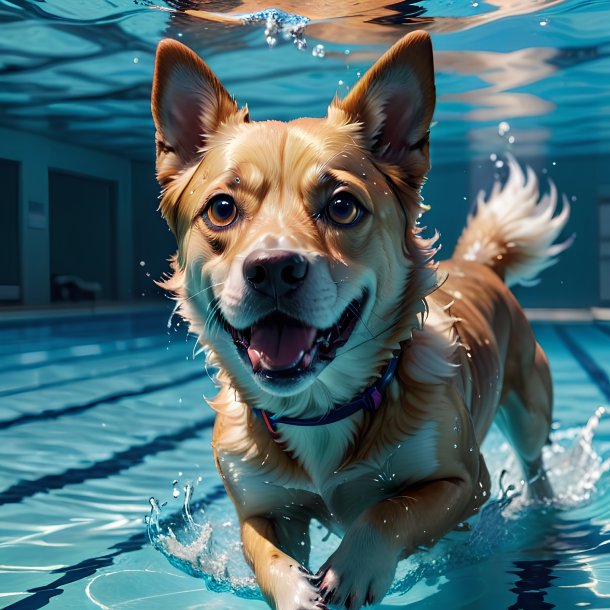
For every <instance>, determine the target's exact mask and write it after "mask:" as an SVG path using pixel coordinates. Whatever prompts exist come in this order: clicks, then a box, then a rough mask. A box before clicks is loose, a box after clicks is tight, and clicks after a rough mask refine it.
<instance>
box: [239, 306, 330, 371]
mask: <svg viewBox="0 0 610 610" xmlns="http://www.w3.org/2000/svg"><path fill="white" fill-rule="evenodd" d="M317 334H318V331H317V330H316V329H315V328H313V327H312V326H305V325H303V324H300V323H298V322H295V321H292V320H288V319H286V318H279V317H275V316H273V317H270V318H266V319H264V320H261V321H260V322H257V323H256V324H254V325H253V326H252V333H251V336H250V347H249V348H248V356H249V357H250V361H251V362H252V368H253V369H254V370H255V371H256V370H259V369H260V368H261V366H262V367H263V368H266V369H272V370H282V369H288V368H291V367H292V366H294V365H296V364H298V361H299V359H300V357H301V355H302V354H304V353H307V352H308V351H309V350H310V349H311V348H312V346H313V342H314V340H315V338H316V335H317Z"/></svg>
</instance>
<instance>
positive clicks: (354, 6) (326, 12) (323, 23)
mask: <svg viewBox="0 0 610 610" xmlns="http://www.w3.org/2000/svg"><path fill="white" fill-rule="evenodd" d="M564 1H565V0H534V1H531V0H488V1H487V2H484V3H481V6H479V3H478V2H468V3H464V9H463V10H465V12H466V13H467V14H464V15H459V16H448V17H443V16H430V15H429V14H427V13H428V9H427V8H426V7H421V6H419V2H415V1H408V0H407V1H404V2H389V3H387V4H384V5H380V3H378V2H371V1H370V0H368V1H365V0H363V1H357V0H356V1H350V2H346V1H345V0H342V1H339V2H335V1H333V0H323V1H321V2H299V1H298V0H283V1H281V2H274V3H273V4H272V5H273V7H274V10H279V11H281V12H283V13H285V14H287V15H290V16H294V15H299V16H302V17H304V18H306V19H307V21H308V25H307V28H308V33H309V34H310V35H311V36H313V37H314V38H318V39H320V40H324V41H341V42H342V43H343V44H362V43H363V42H365V43H366V44H380V45H384V46H387V45H389V44H392V43H393V42H395V41H396V40H398V38H400V37H401V36H403V35H404V34H406V33H407V32H408V31H410V30H417V29H425V30H428V31H429V32H430V33H432V34H434V33H451V32H460V31H463V30H468V29H471V28H475V27H478V26H481V25H485V24H488V23H491V22H493V21H497V20H499V19H504V18H506V17H511V16H517V15H527V14H530V13H535V12H539V11H542V10H544V9H547V8H550V7H552V6H555V5H558V4H562V3H563V2H564ZM168 6H170V7H172V8H173V9H174V10H175V11H178V12H181V13H183V14H185V15H189V16H191V17H196V18H197V19H201V20H203V21H205V22H207V24H208V26H210V25H213V24H219V25H221V26H226V25H227V24H234V25H246V24H247V23H250V22H251V16H252V15H254V14H260V13H261V3H260V2H257V1H256V0H251V1H245V2H240V1H238V0H227V1H213V2H203V1H200V2H197V1H192V0H170V1H168ZM434 8H437V7H434ZM443 8H445V9H446V10H447V9H448V7H443ZM450 10H456V9H455V7H451V9H450ZM458 10H459V9H458Z"/></svg>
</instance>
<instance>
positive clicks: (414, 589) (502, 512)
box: [148, 407, 610, 608]
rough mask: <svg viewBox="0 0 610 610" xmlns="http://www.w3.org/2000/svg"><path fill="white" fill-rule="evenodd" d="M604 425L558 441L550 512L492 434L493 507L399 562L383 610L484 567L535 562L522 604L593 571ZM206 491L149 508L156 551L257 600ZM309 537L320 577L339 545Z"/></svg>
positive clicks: (236, 539)
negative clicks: (580, 571) (560, 574)
mask: <svg viewBox="0 0 610 610" xmlns="http://www.w3.org/2000/svg"><path fill="white" fill-rule="evenodd" d="M603 417H607V415H606V412H605V409H604V408H603V407H600V408H599V409H598V410H597V411H596V412H595V414H594V415H593V416H591V418H590V419H589V421H588V423H587V424H586V425H585V426H584V427H582V428H572V429H568V430H560V431H557V432H555V433H554V435H553V439H552V440H553V442H552V444H551V445H550V446H549V447H547V448H546V449H545V459H546V464H547V466H548V472H549V478H550V480H551V483H552V486H553V489H554V491H555V496H556V498H555V500H554V501H553V502H552V503H551V504H545V505H535V504H532V503H531V502H529V501H528V500H527V499H526V494H525V493H524V491H525V487H524V482H523V480H521V479H520V470H519V467H518V464H517V462H516V460H515V458H514V455H513V453H512V451H511V450H510V448H509V446H508V444H507V443H506V442H503V441H502V437H501V436H500V435H499V433H498V432H497V431H495V430H494V431H492V433H491V435H490V438H488V439H487V440H486V442H485V444H484V446H483V451H484V453H485V455H486V456H487V461H488V466H489V470H490V473H491V474H492V479H493V480H495V481H496V482H497V484H496V489H495V491H494V494H493V495H494V497H493V499H491V500H490V501H489V502H488V504H487V505H486V506H485V507H484V509H483V510H482V512H481V514H480V515H479V516H477V517H475V518H473V519H472V520H471V524H470V525H471V528H472V529H471V531H461V532H453V533H450V534H449V535H448V536H446V537H445V538H444V539H443V540H442V541H440V542H439V543H438V544H437V545H435V546H434V547H433V548H431V549H429V550H426V551H423V552H420V553H418V554H416V555H414V556H412V557H410V558H409V559H407V560H405V561H403V562H401V564H399V568H398V572H397V575H396V578H395V581H394V584H393V585H392V587H391V589H390V593H389V595H388V597H386V600H384V604H386V603H394V602H395V603H396V604H397V605H403V604H407V603H411V602H413V601H416V600H422V599H425V598H426V597H433V596H435V595H436V594H437V593H438V591H439V588H440V587H445V588H447V587H449V586H450V584H449V583H451V582H452V581H453V579H454V574H455V573H456V572H460V571H463V570H465V569H468V567H473V568H475V567H477V566H480V565H484V564H485V562H486V561H493V562H503V561H506V560H509V558H511V557H512V556H514V555H517V556H519V555H522V556H523V555H525V556H527V555H529V554H532V553H535V554H536V560H535V561H534V564H533V568H534V571H535V572H536V574H537V575H536V579H537V581H536V582H535V583H533V582H530V581H527V578H530V580H531V577H532V576H531V574H530V575H529V576H527V574H526V573H528V570H530V572H531V568H532V565H530V564H529V563H527V561H525V562H521V563H519V562H518V561H517V562H516V563H515V566H516V567H517V568H518V569H521V570H522V572H524V574H525V576H524V578H525V581H524V583H525V584H524V583H522V585H523V586H522V589H523V590H522V591H519V589H518V587H519V586H520V585H519V584H518V583H517V593H518V597H519V596H521V597H525V598H527V594H528V592H531V591H530V590H531V589H532V588H533V587H534V585H536V587H537V588H540V578H546V579H547V580H548V583H547V587H550V586H551V582H552V580H553V579H554V578H556V576H552V573H557V571H558V570H559V569H571V568H569V567H568V566H570V565H574V564H579V565H580V563H585V565H587V566H588V564H587V563H586V562H583V559H582V554H583V553H587V554H595V553H596V552H598V551H602V549H603V547H604V546H605V545H606V544H607V543H608V535H607V530H608V528H609V526H608V525H607V523H606V521H605V520H604V521H602V522H601V523H600V522H599V521H597V519H599V518H600V517H603V516H604V515H605V514H606V513H607V509H608V505H609V503H610V493H609V492H610V478H608V475H607V471H608V469H609V468H610V458H608V457H606V458H603V457H602V456H601V455H599V454H598V453H597V452H596V450H595V447H594V434H595V431H596V429H597V427H598V425H599V421H600V418H603ZM492 448H493V449H492ZM486 449H487V451H486ZM204 489H205V485H204ZM196 491H199V490H197V489H196ZM207 491H208V498H207V499H206V498H203V499H200V500H198V501H196V502H194V503H192V501H191V500H192V494H193V488H192V486H191V485H190V484H187V485H186V487H185V493H184V494H183V496H182V497H181V500H182V503H183V504H182V508H181V509H180V510H178V511H176V512H172V511H173V510H175V509H174V508H172V504H168V505H166V506H164V507H160V506H159V505H158V503H157V502H156V501H155V500H154V499H153V500H152V502H153V508H152V510H151V514H150V516H149V518H148V533H149V537H150V539H151V542H152V544H153V545H154V546H155V547H156V548H157V549H158V550H160V551H161V552H162V553H163V554H164V555H165V556H166V557H167V558H168V560H169V561H170V562H171V563H172V564H173V565H174V566H176V567H178V568H179V569H181V570H183V571H184V572H186V573H188V574H190V575H192V576H196V577H199V578H202V579H203V581H204V582H205V584H206V586H207V587H208V588H209V589H210V590H211V591H215V592H219V591H225V592H226V591H229V592H231V593H233V594H235V595H237V596H238V597H242V598H245V599H260V593H259V592H258V588H257V586H256V583H255V581H254V579H253V577H252V575H251V572H250V570H249V569H248V567H247V565H246V563H245V561H244V560H243V557H242V555H241V544H240V536H239V524H238V521H237V519H236V517H235V516H234V511H233V509H232V506H231V503H230V501H229V500H228V498H227V497H226V496H224V494H222V491H221V487H220V486H219V488H218V489H213V490H207ZM227 515H230V517H228V516H227ZM585 515H588V519H589V522H587V518H585ZM575 517H577V518H575ZM310 529H311V537H312V558H311V564H310V568H311V569H312V570H313V571H314V572H315V571H316V570H317V568H318V567H319V566H320V565H321V564H322V563H323V562H324V561H325V559H326V558H327V557H328V556H329V555H330V554H331V553H332V552H333V551H334V550H335V548H336V547H337V545H338V543H339V539H338V538H337V537H336V536H334V535H332V534H330V533H329V532H327V531H326V530H325V529H324V528H323V527H322V526H321V525H320V524H318V523H316V522H314V523H313V524H312V526H311V528H310ZM602 552H603V551H602ZM589 569H591V571H592V570H593V568H589V567H587V571H588V570H589ZM522 576H523V574H522ZM526 581H527V582H526ZM423 583H425V585H424V586H422V585H423ZM598 584H599V583H598ZM526 585H527V586H526ZM455 586H456V587H457V589H456V591H455V595H456V596H457V598H456V601H455V602H454V604H455V606H454V607H456V608H469V607H470V606H469V605H468V604H470V603H471V600H469V599H468V598H466V599H464V598H463V597H461V595H460V593H459V591H461V584H459V583H458V584H457V585H455ZM543 588H544V587H543ZM458 600H459V601H458ZM464 602H466V603H464ZM516 607H517V606H516ZM549 607H552V606H549ZM541 608H542V606H541Z"/></svg>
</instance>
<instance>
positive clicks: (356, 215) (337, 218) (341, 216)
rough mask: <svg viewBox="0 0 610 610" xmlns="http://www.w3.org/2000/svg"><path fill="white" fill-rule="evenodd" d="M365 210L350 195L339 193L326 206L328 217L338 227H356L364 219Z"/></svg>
mask: <svg viewBox="0 0 610 610" xmlns="http://www.w3.org/2000/svg"><path fill="white" fill-rule="evenodd" d="M363 214H364V210H363V209H362V206H361V205H360V204H359V203H358V201H356V198H355V197H354V196H353V195H350V194H349V193H337V194H336V195H335V196H334V197H333V198H332V199H331V201H330V203H329V204H328V205H327V206H326V216H327V217H328V219H329V220H330V221H331V222H333V223H334V224H336V225H341V226H343V227H345V226H348V225H354V224H356V223H357V222H359V221H360V220H361V219H362V216H363Z"/></svg>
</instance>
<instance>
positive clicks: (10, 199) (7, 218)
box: [0, 159, 21, 302]
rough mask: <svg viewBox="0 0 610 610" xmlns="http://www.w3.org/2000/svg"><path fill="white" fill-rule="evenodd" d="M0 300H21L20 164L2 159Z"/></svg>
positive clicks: (0, 178)
mask: <svg viewBox="0 0 610 610" xmlns="http://www.w3.org/2000/svg"><path fill="white" fill-rule="evenodd" d="M0 184H1V185H2V189H1V190H0V231H1V234H0V261H2V264H0V300H5V301H13V302H15V301H19V300H20V299H21V294H20V293H21V291H20V286H19V284H20V277H21V271H20V258H21V257H20V254H19V164H18V163H15V162H14V161H6V160H3V159H0Z"/></svg>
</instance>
